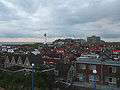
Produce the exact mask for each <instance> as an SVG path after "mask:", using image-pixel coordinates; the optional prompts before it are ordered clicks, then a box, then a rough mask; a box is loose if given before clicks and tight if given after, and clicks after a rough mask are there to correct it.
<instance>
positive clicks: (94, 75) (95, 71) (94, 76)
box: [93, 70, 97, 90]
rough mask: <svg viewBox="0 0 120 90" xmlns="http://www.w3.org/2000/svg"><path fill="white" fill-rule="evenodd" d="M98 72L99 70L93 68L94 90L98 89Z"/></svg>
mask: <svg viewBox="0 0 120 90" xmlns="http://www.w3.org/2000/svg"><path fill="white" fill-rule="evenodd" d="M96 74H97V70H93V90H96Z"/></svg>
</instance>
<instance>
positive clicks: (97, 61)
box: [76, 58, 120, 66]
mask: <svg viewBox="0 0 120 90" xmlns="http://www.w3.org/2000/svg"><path fill="white" fill-rule="evenodd" d="M76 63H85V64H96V65H97V64H104V65H111V66H120V61H114V60H111V59H106V60H104V61H102V60H101V59H100V58H96V59H90V58H77V61H76Z"/></svg>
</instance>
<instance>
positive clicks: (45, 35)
mask: <svg viewBox="0 0 120 90" xmlns="http://www.w3.org/2000/svg"><path fill="white" fill-rule="evenodd" d="M44 37H45V41H44V44H46V43H47V34H46V33H45V34H44Z"/></svg>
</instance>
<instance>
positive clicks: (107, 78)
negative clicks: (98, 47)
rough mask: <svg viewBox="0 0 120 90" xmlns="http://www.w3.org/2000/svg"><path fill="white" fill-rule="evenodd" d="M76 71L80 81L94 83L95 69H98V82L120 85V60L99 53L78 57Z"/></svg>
mask: <svg viewBox="0 0 120 90" xmlns="http://www.w3.org/2000/svg"><path fill="white" fill-rule="evenodd" d="M75 63H76V71H77V80H78V81H79V82H88V83H92V81H93V73H92V72H93V70H97V74H96V82H97V84H103V85H111V86H115V87H120V61H118V60H117V61H114V60H112V59H107V58H106V59H105V58H104V59H103V58H101V57H99V55H96V54H92V55H82V56H81V57H79V58H77V61H76V62H75Z"/></svg>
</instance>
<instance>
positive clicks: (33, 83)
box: [32, 63, 35, 90]
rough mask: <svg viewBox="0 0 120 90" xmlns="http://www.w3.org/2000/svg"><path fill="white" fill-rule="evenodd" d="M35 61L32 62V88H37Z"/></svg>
mask: <svg viewBox="0 0 120 90" xmlns="http://www.w3.org/2000/svg"><path fill="white" fill-rule="evenodd" d="M34 66H35V65H34V63H32V90H35V86H34V85H35V81H34V73H35V69H34Z"/></svg>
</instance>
